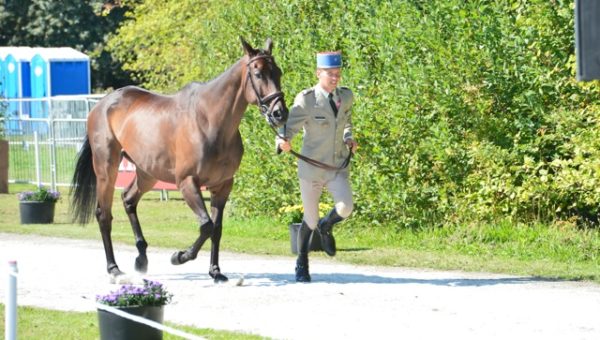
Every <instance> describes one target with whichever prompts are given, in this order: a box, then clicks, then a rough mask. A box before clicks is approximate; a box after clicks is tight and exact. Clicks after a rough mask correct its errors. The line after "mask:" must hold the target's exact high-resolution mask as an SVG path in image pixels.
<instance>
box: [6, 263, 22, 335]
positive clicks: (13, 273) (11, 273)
mask: <svg viewBox="0 0 600 340" xmlns="http://www.w3.org/2000/svg"><path fill="white" fill-rule="evenodd" d="M18 272H19V271H18V269H17V261H8V281H7V285H6V303H5V313H4V338H5V339H6V340H16V339H17V275H18Z"/></svg>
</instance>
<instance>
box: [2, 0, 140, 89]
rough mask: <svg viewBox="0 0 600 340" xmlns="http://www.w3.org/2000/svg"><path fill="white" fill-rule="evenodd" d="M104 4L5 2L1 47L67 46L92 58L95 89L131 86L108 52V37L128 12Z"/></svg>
mask: <svg viewBox="0 0 600 340" xmlns="http://www.w3.org/2000/svg"><path fill="white" fill-rule="evenodd" d="M106 8H107V6H106V4H105V2H104V1H102V0H90V1H79V0H64V1H60V2H56V1H51V0H18V1H17V0H2V1H0V45H8V46H10V45H14V46H32V47H53V46H68V47H73V48H75V49H77V50H79V51H82V52H84V53H86V54H88V55H89V56H90V57H91V58H92V87H94V88H100V89H101V88H106V87H121V86H123V85H127V84H130V83H132V81H131V78H130V77H129V75H128V73H127V72H123V71H122V69H121V65H120V63H119V62H118V61H117V60H115V59H114V58H113V57H112V55H111V54H110V53H109V52H107V51H106V50H105V41H106V39H107V36H108V35H109V34H110V33H111V32H114V31H115V30H116V28H117V27H118V26H119V25H120V24H121V22H122V21H123V20H124V13H125V12H126V10H127V8H125V7H121V6H115V7H111V8H110V10H107V9H106Z"/></svg>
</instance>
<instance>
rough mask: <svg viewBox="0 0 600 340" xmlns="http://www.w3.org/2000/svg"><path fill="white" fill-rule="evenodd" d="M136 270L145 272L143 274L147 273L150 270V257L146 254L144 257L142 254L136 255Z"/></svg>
mask: <svg viewBox="0 0 600 340" xmlns="http://www.w3.org/2000/svg"><path fill="white" fill-rule="evenodd" d="M172 261H173V260H172V259H171V262H172ZM135 270H136V271H137V272H138V273H143V274H145V273H146V272H148V258H147V257H146V256H144V257H141V256H138V257H136V259H135Z"/></svg>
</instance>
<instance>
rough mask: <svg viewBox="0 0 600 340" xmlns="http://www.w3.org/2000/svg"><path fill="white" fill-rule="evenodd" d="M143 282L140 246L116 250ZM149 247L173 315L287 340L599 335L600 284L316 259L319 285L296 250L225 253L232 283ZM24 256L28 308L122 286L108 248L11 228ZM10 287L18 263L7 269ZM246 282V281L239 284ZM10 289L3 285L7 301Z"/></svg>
mask: <svg viewBox="0 0 600 340" xmlns="http://www.w3.org/2000/svg"><path fill="white" fill-rule="evenodd" d="M115 248H116V256H117V262H118V263H119V266H120V267H121V269H122V270H124V271H127V273H128V274H130V275H131V277H132V279H139V277H136V276H135V274H134V271H133V262H134V259H135V255H136V252H135V248H134V247H132V246H124V245H116V247H115ZM174 250H175V249H172V250H157V249H156V248H154V249H152V248H150V249H149V259H150V266H149V271H148V274H147V275H145V277H148V278H150V279H153V280H157V281H160V282H162V283H163V284H165V286H166V287H167V289H168V290H169V291H171V292H172V293H173V294H174V301H173V303H172V304H169V305H168V306H167V307H166V309H165V319H166V320H168V321H171V322H174V323H177V324H187V325H194V326H197V327H203V328H204V327H206V328H213V329H223V330H232V331H240V332H246V333H252V334H257V335H261V336H265V337H271V338H276V339H309V338H311V339H365V338H375V337H377V338H383V339H392V338H393V339H461V340H462V339H545V340H547V339H595V340H596V339H600V321H598V315H600V285H597V284H593V283H588V282H568V281H553V280H543V279H536V278H532V277H518V276H512V275H498V274H485V273H463V272H447V271H432V270H418V269H407V268H387V267H372V266H355V265H348V264H342V263H339V262H336V261H335V259H332V260H329V259H323V258H322V257H319V258H318V259H313V261H311V274H312V278H313V282H312V283H310V284H299V283H296V282H295V281H294V276H293V268H294V260H295V258H294V257H293V256H291V255H290V256H289V257H274V256H269V257H264V256H251V255H243V254H233V253H222V254H221V261H220V264H221V269H222V271H223V273H224V274H225V275H228V276H229V278H230V282H229V283H227V284H221V285H215V284H214V283H213V281H212V280H211V279H210V277H209V276H208V274H207V271H208V262H209V253H208V252H206V251H202V252H201V253H200V255H199V256H198V258H197V259H196V260H195V261H193V262H190V263H186V264H184V265H182V266H172V265H171V264H170V256H171V254H172V252H173V251H174ZM9 260H17V261H18V268H19V276H18V304H19V305H31V306H39V307H45V308H51V309H57V310H69V311H93V310H95V306H94V297H95V296H96V294H104V293H107V292H109V291H111V290H114V289H116V288H117V287H118V285H115V284H111V283H110V280H109V277H108V275H107V274H106V272H105V259H104V252H103V250H102V243H101V241H100V240H98V241H80V240H67V239H58V238H46V237H38V236H22V235H13V234H0V261H2V263H3V268H7V267H6V264H7V262H8V261H9ZM2 273H4V274H3V276H4V277H5V278H3V279H2V280H3V282H6V277H7V270H3V271H2ZM240 278H243V283H242V285H241V286H236V285H235V283H237V282H238V281H239V279H240ZM5 290H6V284H2V285H1V286H0V296H1V297H2V299H3V300H2V301H3V302H4V296H5Z"/></svg>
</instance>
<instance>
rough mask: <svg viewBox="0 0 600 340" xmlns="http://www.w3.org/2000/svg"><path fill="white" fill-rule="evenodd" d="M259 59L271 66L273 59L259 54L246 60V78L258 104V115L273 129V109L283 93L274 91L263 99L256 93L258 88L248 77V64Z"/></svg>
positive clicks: (281, 98)
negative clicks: (263, 117)
mask: <svg viewBox="0 0 600 340" xmlns="http://www.w3.org/2000/svg"><path fill="white" fill-rule="evenodd" d="M261 59H262V60H266V61H268V62H269V63H271V64H272V63H273V57H272V56H270V55H267V54H259V55H256V56H254V57H252V58H250V60H248V63H247V64H246V77H247V78H248V79H250V85H252V90H254V95H256V100H257V102H258V109H259V110H260V114H262V115H263V116H265V118H266V119H267V121H268V122H269V126H271V128H273V126H275V125H276V124H275V122H274V121H273V109H274V108H275V105H277V103H279V102H280V101H283V92H281V91H275V92H273V93H270V94H268V95H266V96H264V97H261V96H260V92H258V88H257V87H256V84H255V83H254V79H253V78H252V76H251V75H250V64H252V63H253V62H255V61H257V60H261Z"/></svg>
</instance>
